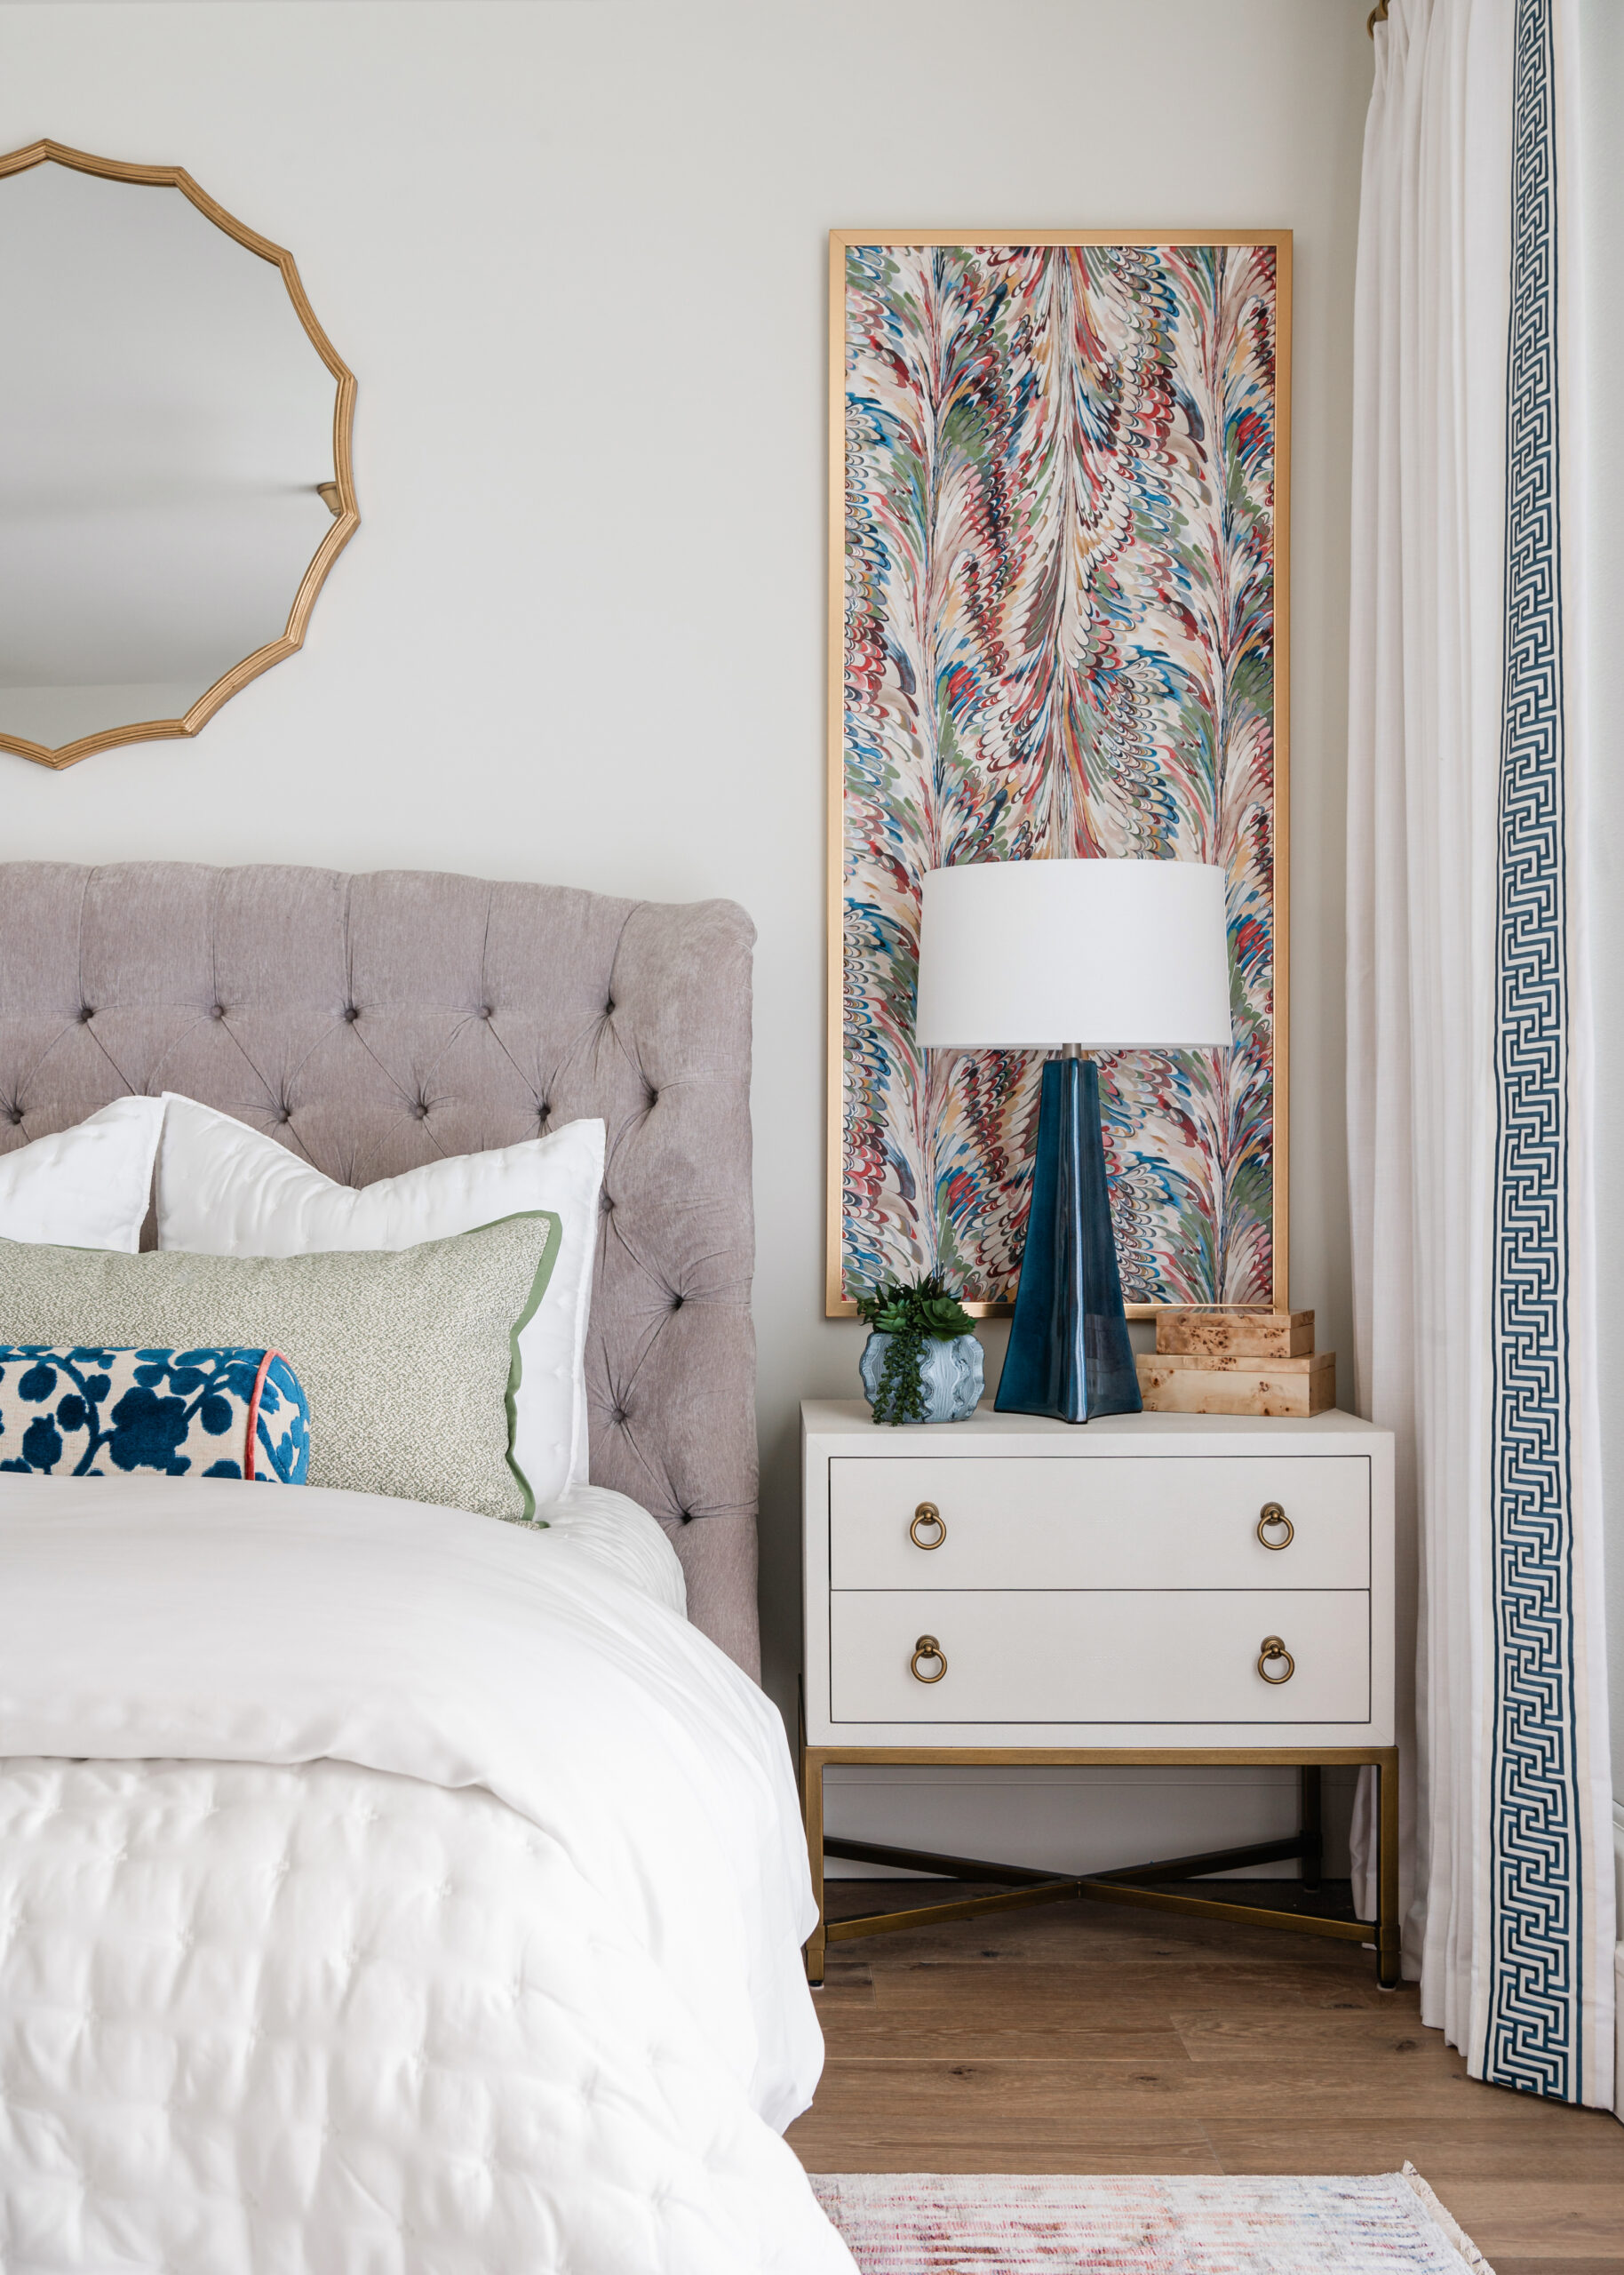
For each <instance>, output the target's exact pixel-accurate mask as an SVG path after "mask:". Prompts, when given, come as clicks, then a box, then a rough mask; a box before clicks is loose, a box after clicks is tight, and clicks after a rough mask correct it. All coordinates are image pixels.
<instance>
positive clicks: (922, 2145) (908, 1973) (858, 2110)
mask: <svg viewBox="0 0 1624 2275" xmlns="http://www.w3.org/2000/svg"><path fill="white" fill-rule="evenodd" d="M925 1885H926V1884H923V1883H921V1884H919V1886H920V1894H919V1896H917V1897H916V1896H914V1895H913V1889H912V1885H911V1884H909V1883H906V1882H901V1881H896V1880H891V1881H887V1882H884V1883H879V1884H871V1883H866V1882H863V1881H856V1880H835V1881H832V1882H831V1883H830V1888H829V1894H830V1912H831V1916H832V1917H840V1916H841V1915H842V1914H845V1915H846V1916H851V1915H853V1914H856V1913H857V1912H864V1911H868V1910H878V1909H880V1908H881V1907H882V1906H889V1905H891V1904H896V1905H898V1906H900V1905H901V1904H904V1903H907V1902H909V1901H920V1900H924V1901H927V1900H928V1897H927V1896H926V1895H925V1893H924V1888H925ZM930 1885H931V1886H932V1887H939V1885H940V1884H939V1883H933V1884H930ZM817 2000H818V2013H819V2016H820V2017H821V2019H822V2022H823V2026H824V2036H825V2039H826V2040H827V2042H828V2049H829V2053H828V2064H827V2067H826V2069H825V2071H824V2079H823V2083H822V2085H821V2087H819V2090H818V2095H817V2100H816V2103H815V2104H814V2106H813V2107H812V2108H811V2109H810V2110H809V2111H808V2112H807V2114H806V2116H804V2117H803V2118H801V2119H799V2120H798V2122H797V2123H796V2124H795V2125H794V2126H793V2127H792V2128H791V2131H790V2136H789V2137H790V2141H791V2143H792V2146H793V2147H794V2148H795V2149H796V2150H797V2151H799V2153H800V2158H801V2160H802V2162H803V2163H804V2164H805V2165H806V2166H807V2167H808V2169H809V2170H811V2171H814V2172H921V2171H922V2172H1079V2173H1080V2172H1160V2173H1180V2172H1184V2173H1211V2172H1319V2173H1347V2172H1391V2171H1396V2170H1397V2167H1399V2166H1400V2165H1401V2164H1403V2163H1404V2161H1405V2159H1406V2158H1408V2159H1409V2160H1410V2162H1411V2163H1412V2164H1413V2165H1414V2166H1415V2167H1416V2168H1417V2170H1418V2171H1420V2172H1421V2173H1422V2174H1423V2175H1425V2177H1426V2178H1427V2180H1428V2181H1429V2183H1430V2184H1431V2185H1432V2187H1433V2188H1434V2189H1435V2190H1436V2191H1437V2194H1438V2195H1439V2196H1440V2197H1441V2198H1442V2199H1443V2200H1444V2202H1445V2204H1447V2205H1448V2207H1449V2208H1450V2210H1451V2211H1452V2212H1453V2214H1454V2215H1455V2217H1456V2218H1457V2219H1458V2220H1459V2221H1460V2223H1461V2226H1462V2227H1463V2228H1464V2229H1465V2230H1466V2231H1467V2233H1468V2234H1469V2236H1470V2237H1471V2238H1472V2239H1473V2240H1474V2242H1475V2243H1476V2244H1477V2247H1478V2248H1479V2250H1480V2251H1482V2252H1483V2254H1484V2255H1485V2258H1487V2259H1488V2261H1489V2262H1490V2263H1491V2265H1492V2266H1493V2268H1494V2270H1495V2275H1624V2125H1620V2124H1619V2123H1618V2121H1617V2120H1616V2119H1614V2118H1612V2117H1610V2116H1606V2115H1604V2114H1602V2113H1601V2112H1599V2111H1592V2110H1577V2109H1569V2108H1566V2107H1564V2106H1562V2105H1560V2104H1557V2103H1551V2102H1545V2101H1539V2100H1535V2099H1532V2098H1530V2097H1528V2096H1525V2095H1519V2094H1511V2093H1507V2092H1505V2091H1503V2090H1502V2089H1501V2088H1499V2087H1493V2086H1481V2085H1475V2084H1474V2083H1473V2082H1472V2081H1471V2079H1469V2078H1468V2077H1467V2075H1466V2064H1465V2063H1464V2062H1463V2061H1462V2060H1461V2056H1460V2055H1457V2054H1455V2053H1453V2052H1452V2051H1451V2050H1450V2048H1448V2047H1446V2046H1445V2043H1444V2040H1443V2036H1442V2033H1441V2032H1437V2031H1429V2030H1424V2029H1423V2028H1422V2027H1421V2018H1420V2011H1419V2002H1418V1998H1417V1993H1416V1989H1415V1986H1414V1984H1404V1985H1403V1986H1402V1988H1401V1989H1399V1990H1397V1991H1396V1992H1381V1991H1378V1990H1377V1988H1376V1984H1375V1975H1374V1969H1373V1959H1372V1955H1371V1953H1370V1952H1364V1951H1361V1950H1360V1949H1359V1948H1358V1946H1357V1944H1341V1943H1333V1942H1330V1941H1328V1940H1323V1939H1321V1938H1319V1937H1317V1936H1295V1935H1289V1934H1286V1935H1283V1934H1278V1933H1276V1932H1274V1931H1272V1930H1265V1929H1257V1930H1250V1929H1236V1928H1229V1927H1225V1926H1223V1925H1222V1924H1221V1923H1219V1922H1217V1921H1209V1920H1179V1919H1176V1918H1175V1917H1174V1916H1173V1915H1170V1914H1167V1913H1157V1912H1135V1911H1131V1910H1129V1909H1127V1908H1126V1906H1122V1907H1118V1906H1116V1905H1111V1906H1106V1905H1103V1904H1055V1905H1053V1906H1051V1907H1049V1908H1048V1909H1047V1910H1042V1911H1033V1912H1014V1913H1006V1914H1003V1915H1000V1916H997V1917H993V1918H991V1919H986V1920H960V1921H955V1922H954V1923H952V1924H951V1925H950V1926H948V1927H944V1928H928V1929H918V1930H915V1931H914V1932H912V1933H911V1934H907V1935H897V1936H874V1937H872V1938H869V1939H866V1940H864V1942H861V1943H853V1944H831V1945H830V1947H829V1971H828V1982H827V1984H826V1985H825V1987H824V1990H822V1991H821V1992H819V1993H818V1994H817Z"/></svg>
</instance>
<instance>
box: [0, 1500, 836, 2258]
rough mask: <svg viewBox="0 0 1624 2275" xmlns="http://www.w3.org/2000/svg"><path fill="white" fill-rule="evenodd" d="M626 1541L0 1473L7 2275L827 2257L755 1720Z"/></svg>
mask: <svg viewBox="0 0 1624 2275" xmlns="http://www.w3.org/2000/svg"><path fill="white" fill-rule="evenodd" d="M643 1522H644V1524H645V1525H646V1526H647V1527H648V1528H649V1530H648V1531H646V1532H644V1533H643V1534H642V1535H641V1537H639V1536H638V1534H637V1531H636V1528H635V1526H633V1527H632V1528H631V1529H627V1528H626V1527H625V1526H624V1525H622V1526H620V1527H618V1528H617V1526H616V1524H615V1523H614V1521H613V1513H612V1511H610V1510H609V1509H607V1508H606V1507H605V1506H604V1505H602V1503H601V1501H600V1502H596V1503H594V1502H593V1501H591V1500H584V1501H582V1502H580V1503H579V1504H577V1507H576V1509H575V1511H574V1521H573V1522H570V1521H565V1522H562V1523H561V1524H560V1525H559V1527H558V1528H557V1529H555V1530H553V1531H552V1532H547V1533H537V1532H530V1531H525V1530H521V1529H516V1528H513V1527H509V1526H506V1525H501V1524H498V1523H495V1522H493V1521H490V1520H489V1519H486V1518H480V1517H473V1516H466V1515H463V1514H461V1513H457V1512H452V1511H448V1510H442V1509H432V1508H426V1507H423V1506H421V1505H418V1504H415V1503H410V1502H402V1501H386V1500H382V1499H376V1498H373V1497H368V1496H362V1495H357V1494H346V1493H334V1492H322V1491H319V1490H317V1489H305V1490H304V1491H301V1492H297V1493H295V1492H291V1491H273V1490H269V1489H265V1490H262V1489H259V1488H257V1487H249V1486H242V1485H237V1484H234V1483H230V1482H225V1481H220V1482H215V1481H208V1480H195V1479H190V1478H188V1479H185V1480H182V1481H178V1482H176V1483H174V1484H171V1483H170V1482H168V1481H164V1480H161V1479H147V1478H131V1479H115V1480H109V1479H103V1480H94V1481H84V1482H83V1483H79V1484H75V1483H72V1482H68V1481H57V1480H54V1479H46V1478H29V1477H6V1478H4V1479H3V1480H0V1757H4V1759H0V2266H4V2270H5V2271H6V2275H44V2271H46V2270H51V2271H57V2270H68V2269H72V2270H76V2271H82V2275H90V2271H94V2275H112V2271H114V2270H121V2271H122V2270H136V2269H139V2270H143V2271H156V2270H159V2269H170V2270H177V2271H184V2275H239V2271H242V2275H247V2271H253V2275H431V2271H432V2275H548V2271H558V2275H565V2271H566V2270H567V2271H569V2275H757V2271H760V2275H766V2271H772V2275H825V2271H829V2275H834V2271H844V2275H850V2270H851V2262H850V2259H849V2258H848V2255H847V2253H846V2251H845V2248H844V2247H843V2246H842V2245H841V2244H840V2241H839V2239H837V2237H836V2236H835V2234H834V2231H833V2230H832V2228H830V2227H829V2225H828V2224H827V2223H826V2222H825V2220H824V2216H823V2215H822V2213H821V2212H820V2211H819V2210H818V2209H817V2207H816V2204H815V2203H814V2201H813V2199H812V2196H811V2193H810V2191H809V2190H808V2186H807V2184H806V2181H805V2179H804V2177H803V2175H802V2174H801V2172H800V2167H799V2166H798V2164H797V2163H796V2161H795V2159H794V2158H793V2156H792V2154H791V2152H790V2151H789V2150H788V2149H787V2148H786V2147H785V2145H784V2143H783V2142H782V2141H781V2140H780V2139H779V2138H778V2134H777V2129H776V2128H779V2127H783V2126H784V2124H785V2123H787V2121H788V2120H789V2119H790V2118H791V2117H792V2115H794V2114H795V2112H796V2111H798V2110H799V2109H800V2108H802V2107H804V2106H805V2104H806V2103H807V2102H808V2099H809V2098H810V2095H811V2092H812V2088H813V2086H814V2085H815V2083H816V2078H817V2074H818V2070H819V2065H820V2063H821V2059H822V2046H821V2041H820V2039H819V2034H818V2031H817V2026H816V2022H815V2020H814V2018H813V2014H812V2008H811V2003H810V2000H809V1998H808V1992H807V1989H806V1985H805V1983H804V1979H803V1977H802V1975H801V1970H800V1959H799V1952H798V1945H799V1943H800V1939H801V1937H802V1936H804V1935H805V1934H806V1932H807V1931H808V1928H809V1927H810V1925H811V1921H812V1917H813V1913H812V1907H811V1902H810V1892H809V1887H808V1877H807V1872H806V1863H805V1856H804V1852H803V1849H802V1847H801V1842H800V1829H799V1824H798V1822H797V1819H796V1814H795V1799H794V1791H793V1784H792V1778H791V1775H790V1768H789V1762H788V1757H787V1753H786V1751H785V1747H784V1736H783V1731H782V1729H781V1728H780V1727H779V1725H778V1723H777V1720H776V1715H775V1714H774V1712H773V1710H772V1708H771V1707H770V1706H769V1704H768V1702H767V1700H766V1699H765V1698H764V1697H762V1696H761V1695H760V1692H758V1691H757V1690H755V1689H754V1688H753V1687H752V1685H751V1684H750V1683H749V1682H748V1681H746V1680H745V1679H744V1677H743V1676H742V1675H741V1674H739V1672H737V1670H736V1668H734V1667H733V1666H732V1665H731V1664H729V1663H728V1661H727V1660H725V1659H724V1658H723V1657H722V1656H721V1655H720V1653H719V1652H717V1651H716V1650H715V1649H713V1648H712V1646H711V1645H709V1644H708V1643H706V1642H705V1640H704V1639H703V1637H701V1636H699V1635H698V1634H697V1632H695V1631H693V1630H692V1629H690V1628H689V1626H688V1625H687V1624H686V1623H685V1622H684V1621H683V1619H682V1618H681V1616H680V1614H679V1613H678V1611H677V1610H676V1609H674V1608H673V1604H674V1603H675V1601H676V1600H678V1589H679V1588H680V1580H679V1581H678V1583H677V1587H675V1588H673V1571H674V1559H672V1558H671V1557H670V1554H669V1551H668V1550H666V1549H665V1548H664V1546H663V1544H661V1543H660V1542H659V1541H658V1540H657V1538H650V1537H649V1536H650V1534H651V1533H652V1532H653V1528H652V1525H651V1521H649V1520H644V1521H643ZM617 1568H618V1569H617ZM662 1592H663V1593H664V1594H665V1600H664V1601H661V1600H657V1599H658V1597H659V1595H660V1594H661V1593H662Z"/></svg>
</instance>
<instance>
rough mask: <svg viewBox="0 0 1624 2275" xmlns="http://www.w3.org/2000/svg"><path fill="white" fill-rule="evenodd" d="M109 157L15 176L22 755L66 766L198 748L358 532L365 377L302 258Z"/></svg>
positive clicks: (7, 489)
mask: <svg viewBox="0 0 1624 2275" xmlns="http://www.w3.org/2000/svg"><path fill="white" fill-rule="evenodd" d="M54 147H55V146H49V145H47V146H36V148H48V149H54ZM103 163H104V162H102V161H99V160H83V161H81V163H80V164H70V163H68V162H67V161H66V160H65V159H64V158H63V157H61V156H60V155H59V156H51V157H45V158H44V159H37V158H34V157H33V155H32V153H29V152H19V153H18V154H17V156H16V157H15V158H13V159H12V160H10V161H0V165H9V166H12V167H14V168H16V169H17V170H16V171H12V172H3V173H0V308H3V309H4V325H5V341H6V344H5V351H4V355H0V747H4V748H7V749H10V750H13V751H19V752H20V753H21V754H22V755H24V756H27V757H30V758H39V759H42V760H43V761H44V762H45V763H46V764H50V765H63V764H67V763H69V762H71V761H72V760H73V759H74V758H77V757H82V756H84V754H85V753H86V751H88V750H90V749H96V748H105V747H107V746H108V745H110V744H112V743H115V742H123V741H134V740H146V739H150V738H152V737H154V736H155V735H163V734H181V733H195V731H196V730H197V728H198V727H199V726H201V725H202V724H203V720H204V719H205V718H207V717H208V716H209V715H211V713H212V711H213V710H214V709H216V708H217V707H218V706H219V703H221V702H224V701H225V700H226V699H227V697H228V696H229V695H231V694H233V693H235V690H236V689H237V687H239V686H241V685H243V683H245V682H246V681H247V680H248V679H250V678H251V677H253V676H254V675H255V674H256V673H257V672H259V671H262V670H264V669H266V668H267V666H268V665H269V664H272V663H275V662H277V661H278V660H280V659H281V657H282V656H283V655H285V654H287V653H289V652H291V650H292V649H293V648H295V647H297V646H298V645H299V641H300V640H301V639H302V637H303V634H304V619H305V617H306V615H307V613H308V611H309V608H310V605H311V603H313V602H314V597H315V593H316V591H317V589H318V588H319V587H320V584H321V580H322V577H323V576H324V575H325V573H326V570H327V567H328V565H329V564H330V562H331V560H332V559H333V558H334V556H335V555H337V553H338V550H339V548H340V547H341V546H342V545H343V543H344V542H345V541H346V539H347V538H348V536H349V535H350V533H351V531H353V529H354V526H355V523H356V520H357V516H356V514H355V511H354V491H353V488H352V485H351V481H350V472H349V448H348V444H349V412H350V405H351V403H352V401H353V397H354V380H353V379H351V378H350V376H349V374H348V372H347V371H346V370H345V367H344V365H343V364H342V363H339V362H338V358H337V357H336V356H335V355H334V354H333V352H332V349H331V347H330V345H329V344H328V342H327V340H326V339H325V336H324V335H323V334H322V331H321V328H320V326H319V325H318V324H317V323H315V320H314V316H312V315H310V312H309V308H308V305H307V303H306V302H305V299H304V294H303V290H302V287H301V286H300V285H299V276H298V271H297V269H296V268H295V267H294V265H293V263H292V261H291V259H290V258H289V257H288V256H287V255H286V254H285V253H283V252H282V251H280V249H279V248H277V247H275V246H274V245H268V244H267V243H265V241H264V240H262V239H259V238H257V237H255V236H253V235H252V233H251V232H249V231H247V230H244V229H243V228H242V227H241V225H240V224H238V223H236V222H235V221H233V220H232V219H231V217H230V216H229V215H227V214H225V213H224V212H222V211H221V209H219V207H217V206H214V205H213V204H212V201H211V200H209V199H207V198H206V197H204V196H203V193H202V192H201V191H198V190H197V189H196V188H195V186H194V185H192V184H190V183H189V181H187V177H185V176H184V175H179V174H178V170H176V169H163V170H159V169H147V170H136V169H121V170H119V171H118V172H115V173H110V174H109V173H102V172H91V171H86V170H84V169H85V168H86V167H89V166H100V165H101V164H103ZM131 176H133V177H134V178H131ZM181 182H186V183H187V187H186V188H182V187H180V186H179V185H180V183H181ZM188 191H189V192H190V194H189V195H188ZM198 201H201V202H198ZM222 683H223V684H222Z"/></svg>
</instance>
